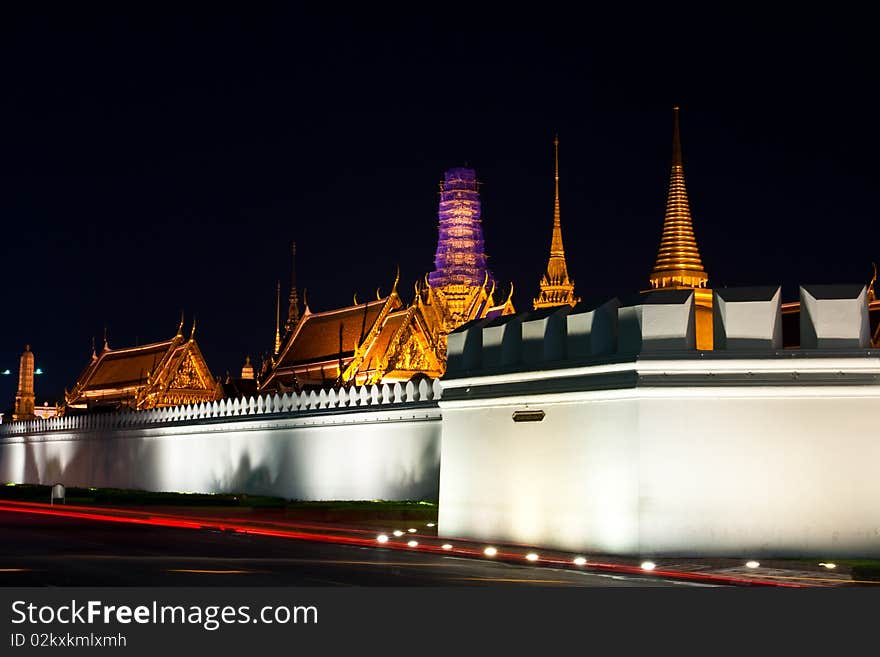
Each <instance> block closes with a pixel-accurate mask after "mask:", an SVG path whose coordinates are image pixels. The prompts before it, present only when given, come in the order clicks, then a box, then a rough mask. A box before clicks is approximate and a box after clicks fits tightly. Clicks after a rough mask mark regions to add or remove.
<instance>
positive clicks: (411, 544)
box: [407, 541, 419, 547]
mask: <svg viewBox="0 0 880 657" xmlns="http://www.w3.org/2000/svg"><path fill="white" fill-rule="evenodd" d="M418 544H419V542H418V541H410V542H409V543H407V545H409V546H410V547H416V546H417V545H418Z"/></svg>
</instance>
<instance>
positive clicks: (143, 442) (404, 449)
mask: <svg viewBox="0 0 880 657" xmlns="http://www.w3.org/2000/svg"><path fill="white" fill-rule="evenodd" d="M439 440H440V417H439V411H438V409H437V408H430V407H421V408H412V407H410V408H404V409H400V408H398V409H393V408H392V409H388V408H386V409H382V410H380V411H375V412H363V413H347V414H345V413H342V414H338V415H337V414H334V413H327V414H324V415H319V416H311V417H303V418H286V419H285V418H277V419H276V418H270V419H266V418H265V417H263V418H259V417H256V418H248V419H243V420H242V421H238V422H228V421H227V422H216V423H212V422H207V423H205V422H204V421H202V422H201V423H191V424H178V425H176V426H159V427H155V426H154V427H131V428H113V429H103V430H102V429H97V428H94V429H88V430H80V431H69V432H63V431H47V432H45V433H43V434H38V433H36V434H30V435H28V436H26V437H25V436H6V437H3V438H0V481H2V482H15V483H31V484H53V483H56V482H61V483H64V484H65V485H67V486H95V487H116V488H135V489H143V490H151V491H189V492H200V493H239V492H244V493H250V494H264V495H277V496H281V497H285V498H289V499H302V500H373V499H383V500H413V499H424V500H432V499H433V500H436V499H437V482H438V470H439V467H440V464H439V458H440V445H439Z"/></svg>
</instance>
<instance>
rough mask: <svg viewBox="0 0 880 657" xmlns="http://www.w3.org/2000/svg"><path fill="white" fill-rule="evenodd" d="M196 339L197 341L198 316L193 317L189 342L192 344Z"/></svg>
mask: <svg viewBox="0 0 880 657" xmlns="http://www.w3.org/2000/svg"><path fill="white" fill-rule="evenodd" d="M195 339H196V316H195V315H193V324H192V328H191V329H190V330H189V341H190V342H192V341H193V340H195Z"/></svg>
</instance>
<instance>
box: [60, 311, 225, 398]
mask: <svg viewBox="0 0 880 657" xmlns="http://www.w3.org/2000/svg"><path fill="white" fill-rule="evenodd" d="M194 332H195V324H193V335H191V336H190V338H189V339H188V340H187V339H186V338H184V337H183V335H182V334H181V331H180V329H178V332H177V334H176V335H175V336H174V337H173V338H171V339H170V340H163V341H162V342H153V343H150V344H145V345H141V346H137V347H129V348H125V349H110V347H109V346H108V345H107V344H106V343H105V346H104V349H102V350H101V353H100V354H96V355H95V356H94V357H93V358H92V359H91V360H90V362H89V364H88V365H87V366H86V368H85V370H83V373H82V374H81V375H80V377H79V379H77V381H76V383H75V384H74V386H73V389H72V390H71V392H69V393H68V394H67V395H66V403H67V404H68V405H69V406H73V405H80V404H89V403H103V404H110V403H125V404H126V405H128V406H132V407H136V408H153V407H155V406H162V405H167V404H172V403H190V402H191V401H194V400H195V399H196V398H198V399H200V400H206V399H213V398H216V396H217V394H216V393H217V384H216V382H215V381H214V379H213V377H212V376H211V372H210V370H209V369H208V365H207V363H206V362H205V359H204V357H203V356H202V353H201V351H200V350H199V348H198V345H197V344H196V341H195V336H194Z"/></svg>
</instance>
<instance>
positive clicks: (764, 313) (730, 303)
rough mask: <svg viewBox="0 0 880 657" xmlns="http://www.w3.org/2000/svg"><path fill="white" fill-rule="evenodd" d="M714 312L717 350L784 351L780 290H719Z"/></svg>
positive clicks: (734, 288) (714, 338)
mask: <svg viewBox="0 0 880 657" xmlns="http://www.w3.org/2000/svg"><path fill="white" fill-rule="evenodd" d="M712 312H713V322H712V328H713V348H714V349H722V350H725V349H726V350H731V351H735V350H736V351H746V350H747V351H754V350H759V351H760V350H772V349H782V288H781V287H780V286H778V285H777V286H764V287H726V288H716V289H715V290H713V304H712Z"/></svg>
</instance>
